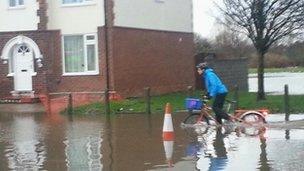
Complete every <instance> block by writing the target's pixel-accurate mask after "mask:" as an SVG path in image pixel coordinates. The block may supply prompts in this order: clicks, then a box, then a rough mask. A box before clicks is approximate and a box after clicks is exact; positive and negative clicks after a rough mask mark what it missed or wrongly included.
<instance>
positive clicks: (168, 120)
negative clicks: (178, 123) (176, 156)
mask: <svg viewBox="0 0 304 171" xmlns="http://www.w3.org/2000/svg"><path fill="white" fill-rule="evenodd" d="M171 111H172V110H171V105H170V104H169V103H167V104H166V109H165V116H164V125H163V143H164V149H165V155H166V160H167V162H168V166H169V167H173V162H172V155H173V144H174V130H173V122H172V116H171Z"/></svg>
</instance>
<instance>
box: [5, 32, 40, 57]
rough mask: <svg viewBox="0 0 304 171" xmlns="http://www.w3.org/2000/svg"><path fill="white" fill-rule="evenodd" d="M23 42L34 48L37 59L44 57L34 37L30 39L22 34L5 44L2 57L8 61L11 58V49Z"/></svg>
mask: <svg viewBox="0 0 304 171" xmlns="http://www.w3.org/2000/svg"><path fill="white" fill-rule="evenodd" d="M21 44H26V45H27V46H29V47H30V48H31V49H32V51H33V53H34V54H33V55H34V56H35V59H41V58H42V54H41V52H40V50H39V47H38V45H37V44H36V43H35V42H34V41H33V40H32V39H30V38H28V37H26V36H23V35H20V36H17V37H14V38H12V39H11V40H9V41H8V42H7V43H6V44H5V46H4V48H3V49H2V53H1V59H2V60H4V61H7V60H8V59H9V58H10V50H11V49H12V48H13V47H14V46H15V45H21Z"/></svg>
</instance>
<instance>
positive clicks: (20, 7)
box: [7, 0, 25, 9]
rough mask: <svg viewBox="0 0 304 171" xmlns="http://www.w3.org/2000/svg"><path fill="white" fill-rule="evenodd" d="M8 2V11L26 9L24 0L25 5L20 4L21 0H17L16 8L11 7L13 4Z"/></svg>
mask: <svg viewBox="0 0 304 171" xmlns="http://www.w3.org/2000/svg"><path fill="white" fill-rule="evenodd" d="M7 2H8V9H23V8H25V0H23V4H20V0H16V1H15V5H14V6H11V5H10V4H11V3H10V0H8V1H7Z"/></svg>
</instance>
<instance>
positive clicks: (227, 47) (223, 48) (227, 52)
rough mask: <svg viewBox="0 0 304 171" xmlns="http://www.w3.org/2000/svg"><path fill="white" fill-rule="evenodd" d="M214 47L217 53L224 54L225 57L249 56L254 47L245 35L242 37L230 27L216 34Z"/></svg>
mask: <svg viewBox="0 0 304 171" xmlns="http://www.w3.org/2000/svg"><path fill="white" fill-rule="evenodd" d="M214 47H215V51H216V53H219V54H222V55H223V56H225V58H240V57H245V56H249V54H250V53H251V49H252V48H251V47H250V45H249V44H248V41H247V40H246V39H245V37H244V36H243V37H242V36H240V35H239V34H237V33H236V32H232V31H231V30H229V29H228V28H225V29H224V30H222V31H220V32H219V34H218V35H216V37H215V43H214Z"/></svg>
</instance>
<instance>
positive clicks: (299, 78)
mask: <svg viewBox="0 0 304 171" xmlns="http://www.w3.org/2000/svg"><path fill="white" fill-rule="evenodd" d="M257 81H258V79H257V74H249V77H248V85H249V92H257V90H258V87H257V86H258V83H257ZM264 81H265V82H264V84H265V92H267V93H272V94H283V93H284V85H285V84H287V85H288V86H289V93H290V94H304V73H288V72H279V73H265V75H264Z"/></svg>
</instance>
